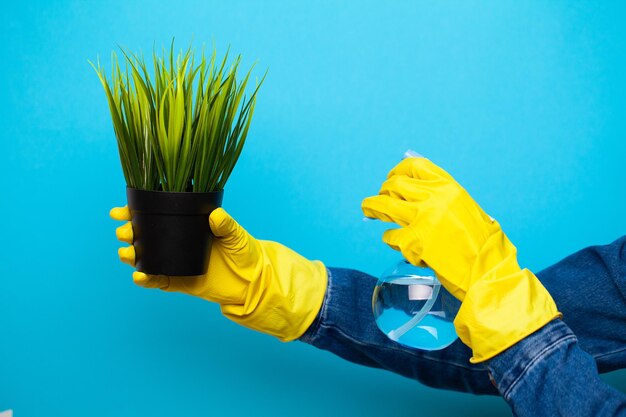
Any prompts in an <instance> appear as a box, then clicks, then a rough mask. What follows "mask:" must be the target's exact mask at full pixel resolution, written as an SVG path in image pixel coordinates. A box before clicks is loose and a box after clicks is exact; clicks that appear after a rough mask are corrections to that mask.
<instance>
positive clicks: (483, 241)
mask: <svg viewBox="0 0 626 417" xmlns="http://www.w3.org/2000/svg"><path fill="white" fill-rule="evenodd" d="M363 210H364V213H365V215H366V216H369V217H375V218H378V219H381V220H386V221H391V222H395V223H397V224H399V225H400V226H401V228H400V229H393V230H389V231H387V232H385V234H384V235H383V240H384V241H385V242H386V243H388V244H389V245H390V246H391V247H392V248H394V249H397V250H400V251H401V252H402V254H403V255H404V256H405V257H406V259H407V260H409V261H410V262H411V263H413V264H415V265H420V264H426V265H429V266H431V267H433V268H434V269H435V271H437V273H438V275H439V277H440V280H441V282H442V284H443V285H444V286H445V287H446V288H447V289H448V290H449V291H450V292H452V293H453V294H454V295H455V296H457V298H459V299H460V300H461V301H462V305H461V309H460V310H459V313H458V315H457V317H456V319H455V328H456V330H457V333H458V334H459V337H460V338H461V340H462V341H463V342H464V343H465V344H466V345H468V346H469V347H471V349H472V358H471V359H470V361H471V362H473V363H484V364H486V365H487V366H488V367H489V370H490V373H491V375H492V377H493V379H494V382H495V384H496V385H497V387H498V389H499V390H500V392H501V393H502V395H503V396H504V397H505V399H506V400H507V401H508V402H509V404H510V406H511V407H512V409H513V411H514V413H515V414H516V415H520V416H525V415H528V416H548V415H550V416H552V415H563V416H570V415H577V416H597V415H601V416H610V415H625V414H624V408H626V397H625V396H624V395H623V394H621V393H619V392H617V391H615V390H613V389H612V388H610V387H608V386H607V385H606V384H604V383H603V382H602V381H601V380H600V379H599V378H598V374H597V369H596V367H595V363H594V362H593V359H592V358H591V356H589V355H588V354H586V353H584V352H583V351H582V350H581V349H580V348H579V347H578V345H577V342H576V338H575V337H574V334H573V333H572V332H571V331H570V330H569V328H568V327H567V326H566V325H565V324H564V323H563V322H561V321H560V320H559V319H560V316H561V315H560V313H558V310H557V309H556V304H555V302H554V300H553V299H552V297H551V296H550V294H549V293H548V291H547V290H546V288H545V287H544V286H543V285H542V284H541V283H540V281H539V280H538V279H537V277H536V276H535V275H534V274H533V273H532V272H530V271H529V270H527V269H522V268H521V267H520V266H519V265H518V263H517V256H516V249H515V247H514V246H513V245H512V243H511V242H510V241H509V240H508V238H507V237H506V235H504V233H503V232H502V230H501V228H500V226H499V224H498V223H497V222H496V221H495V220H494V219H492V218H491V217H489V216H488V215H486V214H485V213H484V211H482V209H481V208H480V207H479V206H478V205H477V204H476V202H475V201H473V199H472V198H471V197H470V196H469V194H468V193H467V191H465V190H464V189H463V188H462V187H461V186H460V185H459V184H458V183H456V181H455V180H454V179H453V178H452V177H451V176H450V175H449V174H448V173H447V172H445V171H443V170H442V169H441V168H439V167H437V166H436V165H434V164H433V163H432V162H430V161H428V160H426V159H423V158H409V159H407V160H405V161H403V162H402V163H401V164H399V165H398V166H397V167H396V168H394V170H392V172H391V173H390V174H389V177H388V180H387V181H386V182H385V183H384V184H383V187H382V188H381V191H380V194H379V195H378V196H375V197H370V198H368V199H366V200H364V202H363ZM598 264H601V263H598ZM583 273H584V272H583ZM589 278H590V279H589V280H588V281H589V282H581V281H578V285H577V286H575V287H574V288H569V291H571V292H573V293H574V294H575V295H576V296H579V297H581V296H583V297H584V295H585V294H587V293H592V291H593V290H594V288H595V286H596V284H597V282H595V281H593V280H594V279H595V278H596V277H593V276H591V277H589ZM619 278H620V279H621V277H619ZM594 300H595V299H594ZM594 300H590V299H586V300H585V303H589V302H590V301H591V303H593V301H594ZM586 307H587V308H586V309H583V310H582V312H583V313H588V312H590V311H591V312H593V311H595V312H598V311H601V309H602V308H603V307H604V306H603V305H602V303H601V304H600V305H593V304H591V306H589V305H586ZM609 314H610V313H609Z"/></svg>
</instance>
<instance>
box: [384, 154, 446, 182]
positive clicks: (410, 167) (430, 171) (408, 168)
mask: <svg viewBox="0 0 626 417" xmlns="http://www.w3.org/2000/svg"><path fill="white" fill-rule="evenodd" d="M394 175H407V176H409V177H411V178H419V179H422V180H439V179H447V180H454V179H453V178H452V176H451V175H450V174H448V173H447V172H446V171H445V170H444V169H443V168H441V167H439V166H437V165H435V163H433V162H432V161H430V160H428V159H426V158H405V159H403V160H402V161H401V162H400V163H399V164H398V165H396V166H395V167H394V168H393V169H392V170H391V171H390V172H389V174H388V175H387V178H391V177H393V176H394Z"/></svg>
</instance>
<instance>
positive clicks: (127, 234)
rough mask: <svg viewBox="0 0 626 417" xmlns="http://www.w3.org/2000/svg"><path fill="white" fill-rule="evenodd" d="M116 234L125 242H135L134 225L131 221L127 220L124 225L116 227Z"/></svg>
mask: <svg viewBox="0 0 626 417" xmlns="http://www.w3.org/2000/svg"><path fill="white" fill-rule="evenodd" d="M115 236H117V239H118V240H120V241H122V242H124V243H130V244H132V243H133V225H132V223H131V222H126V223H124V224H123V225H122V226H120V227H118V228H117V229H115Z"/></svg>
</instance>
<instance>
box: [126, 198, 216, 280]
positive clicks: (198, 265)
mask: <svg viewBox="0 0 626 417" xmlns="http://www.w3.org/2000/svg"><path fill="white" fill-rule="evenodd" d="M223 195H224V192H223V191H215V192H210V193H187V192H180V193H175V192H165V191H144V190H138V189H135V188H130V187H128V188H127V189H126V196H127V198H128V208H129V209H130V213H131V216H132V221H131V222H132V225H133V245H134V246H135V260H136V267H137V270H138V271H141V272H145V273H146V274H153V275H177V276H191V275H201V274H205V273H206V271H207V268H208V266H209V256H210V254H211V243H212V242H213V234H212V233H211V228H210V227H209V214H211V212H212V211H213V210H215V209H216V208H218V207H220V206H221V205H222V197H223Z"/></svg>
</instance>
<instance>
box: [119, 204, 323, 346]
mask: <svg viewBox="0 0 626 417" xmlns="http://www.w3.org/2000/svg"><path fill="white" fill-rule="evenodd" d="M110 215H111V217H112V218H113V219H115V220H130V219H131V214H130V211H129V210H128V208H127V207H116V208H114V209H112V210H111V213H110ZM208 221H209V225H210V227H211V231H212V232H213V234H214V235H215V239H214V240H213V245H212V248H211V257H210V261H209V268H208V271H207V273H206V275H200V276H194V277H174V276H164V275H146V274H144V273H142V272H138V271H135V272H134V273H133V281H134V282H135V283H136V284H137V285H140V286H142V287H146V288H159V289H161V290H164V291H177V292H182V293H185V294H189V295H193V296H196V297H200V298H203V299H205V300H209V301H213V302H216V303H219V304H220V307H221V310H222V313H223V314H224V315H225V316H226V317H228V318H229V319H231V320H233V321H234V322H237V323H239V324H241V325H243V326H246V327H248V328H251V329H254V330H258V331H260V332H262V333H267V334H270V335H273V336H276V337H278V338H279V339H280V340H282V341H290V340H294V339H297V338H298V337H300V336H301V335H302V334H304V332H305V331H306V330H307V329H308V327H309V326H310V325H311V323H313V321H314V320H315V317H316V316H317V313H318V312H319V309H320V308H321V305H322V302H323V300H324V295H325V293H326V285H327V279H328V277H327V275H326V268H325V266H324V265H323V264H322V263H321V262H320V261H309V260H307V259H305V258H304V257H302V256H300V255H299V254H297V253H296V252H294V251H292V250H291V249H289V248H287V247H285V246H283V245H281V244H279V243H276V242H270V241H263V240H257V239H255V238H253V237H252V236H251V235H250V234H249V233H248V232H247V231H246V230H245V229H243V228H242V227H241V226H240V225H239V224H238V223H237V222H236V221H235V220H234V219H233V218H232V217H231V216H229V215H228V214H227V213H226V211H225V210H224V209H222V208H218V209H216V210H214V211H213V212H212V213H211V215H210V217H209V219H208ZM116 234H117V237H118V239H119V240H121V241H123V242H126V243H132V242H133V229H132V224H131V223H130V221H129V222H127V223H125V224H124V225H123V226H120V227H118V228H117V230H116ZM118 253H119V257H120V259H121V260H122V261H123V262H125V263H128V264H129V265H131V266H135V249H134V247H133V246H128V247H123V248H120V249H119V251H118Z"/></svg>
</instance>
